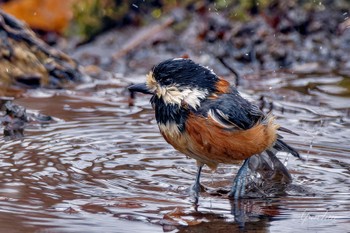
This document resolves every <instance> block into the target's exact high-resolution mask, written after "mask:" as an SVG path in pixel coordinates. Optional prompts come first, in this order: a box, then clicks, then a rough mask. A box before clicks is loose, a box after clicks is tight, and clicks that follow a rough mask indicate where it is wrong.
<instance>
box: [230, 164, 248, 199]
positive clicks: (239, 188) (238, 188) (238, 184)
mask: <svg viewBox="0 0 350 233" xmlns="http://www.w3.org/2000/svg"><path fill="white" fill-rule="evenodd" d="M248 164H249V159H246V160H244V163H243V165H242V167H241V168H240V169H239V170H238V172H237V175H236V177H235V179H234V180H233V185H232V188H231V191H230V193H229V194H228V195H229V197H233V198H234V199H238V198H240V197H242V196H244V194H245V184H246V178H247V171H248Z"/></svg>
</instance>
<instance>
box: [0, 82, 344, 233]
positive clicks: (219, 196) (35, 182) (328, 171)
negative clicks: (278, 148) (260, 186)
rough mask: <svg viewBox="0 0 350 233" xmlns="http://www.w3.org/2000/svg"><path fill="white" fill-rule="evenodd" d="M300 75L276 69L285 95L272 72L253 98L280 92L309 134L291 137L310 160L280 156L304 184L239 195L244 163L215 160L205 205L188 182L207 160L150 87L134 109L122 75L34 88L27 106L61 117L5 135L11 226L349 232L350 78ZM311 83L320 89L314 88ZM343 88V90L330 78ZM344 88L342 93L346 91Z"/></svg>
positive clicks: (0, 145)
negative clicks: (165, 128)
mask: <svg viewBox="0 0 350 233" xmlns="http://www.w3.org/2000/svg"><path fill="white" fill-rule="evenodd" d="M298 79H299V82H297V81H296V79H289V80H276V78H275V80H273V83H274V85H273V86H276V87H278V88H276V89H274V90H273V92H271V91H270V90H268V85H266V84H267V83H269V80H268V79H265V80H264V81H263V82H259V81H258V80H256V81H254V82H252V83H254V85H255V86H253V87H251V88H253V90H254V93H255V95H254V96H253V98H256V99H259V96H258V94H257V93H259V94H262V95H264V96H265V100H266V101H267V103H268V102H269V101H270V100H273V101H272V102H273V106H272V111H273V113H274V114H275V115H276V116H277V120H278V121H279V122H280V123H281V125H286V126H288V127H289V128H291V129H293V131H296V132H297V133H298V134H300V135H301V136H293V135H291V136H289V137H288V143H290V144H292V145H293V146H295V147H296V148H298V149H299V150H300V152H301V154H302V156H303V157H306V158H307V162H304V163H303V162H300V161H299V160H296V159H294V158H292V157H290V158H289V156H288V155H286V154H283V153H280V155H279V156H280V158H281V160H282V161H283V162H284V163H285V164H286V166H287V167H288V169H289V170H290V172H291V173H292V176H293V178H294V181H293V185H294V186H292V187H291V188H290V189H288V190H287V194H286V195H284V196H280V197H278V198H267V199H266V198H265V199H261V198H256V199H245V200H241V201H237V202H232V201H230V200H229V199H228V198H227V195H226V194H227V192H228V190H229V188H230V186H231V183H232V179H233V177H234V174H235V173H236V172H237V169H238V166H228V165H222V166H220V167H219V168H218V170H217V171H216V172H214V173H212V172H211V171H210V170H208V169H207V168H204V170H203V177H202V180H203V182H202V184H203V185H204V186H205V189H206V191H205V192H203V193H201V197H200V200H199V202H198V206H197V207H196V208H195V206H193V205H192V200H191V198H190V197H189V195H188V191H187V188H188V187H190V185H191V184H192V182H193V179H194V177H195V173H196V166H195V163H194V161H193V160H191V159H187V158H185V157H184V156H183V155H181V154H179V153H177V152H176V151H174V150H173V149H172V148H171V147H170V146H169V145H168V144H167V143H166V142H165V141H164V140H163V139H162V137H161V136H160V134H159V132H158V129H157V128H156V124H155V121H154V115H153V114H154V113H153V111H152V110H151V109H150V106H149V103H148V99H147V98H144V97H143V96H142V95H138V96H137V98H138V100H137V101H136V102H135V103H136V106H134V107H129V99H128V98H129V94H128V93H127V91H126V89H125V88H124V87H121V86H119V85H118V84H116V83H118V82H113V83H115V84H113V85H111V84H104V83H102V84H101V83H99V84H98V85H96V86H92V87H85V88H84V87H81V88H79V90H78V89H77V90H71V91H46V90H35V91H33V92H30V93H29V96H28V97H26V98H24V99H20V100H17V101H16V102H15V103H17V104H19V105H22V106H25V107H26V108H27V109H28V110H37V111H39V112H41V113H42V114H46V115H51V116H53V117H54V119H55V122H52V123H50V124H47V125H42V124H40V123H38V124H36V123H33V124H29V125H28V127H27V128H26V129H25V132H24V138H23V139H22V140H9V141H5V140H4V139H1V140H0V152H1V153H0V174H1V176H0V205H1V207H0V226H1V229H2V230H3V231H4V232H34V231H50V232H51V231H52V232H87V231H88V232H141V231H142V232H163V231H172V232H173V231H175V232H176V231H178V232H203V231H210V230H214V229H215V231H217V232H235V231H242V230H243V231H258V232H265V231H272V232H273V231H286V232H288V231H289V232H292V231H293V232H298V231H299V232H301V231H305V230H309V231H312V232H314V231H318V232H328V231H329V229H332V232H344V231H347V230H348V228H347V226H348V225H349V224H350V219H349V210H350V198H349V193H350V188H349V187H350V179H349V176H350V170H349V167H350V160H349V154H350V147H349V138H350V136H349V135H350V120H349V115H348V109H349V107H350V106H349V103H350V101H349V99H348V97H349V89H347V90H345V89H346V87H345V86H344V85H343V83H344V82H343V81H342V80H344V79H345V78H341V80H340V79H339V78H338V79H331V78H329V81H328V82H326V81H322V83H316V82H314V80H316V79H310V77H305V78H304V77H298ZM303 79H305V80H303ZM325 79H328V78H327V77H325ZM317 80H318V79H317ZM321 80H323V79H321ZM303 82H304V83H303ZM279 83H280V84H279ZM310 83H313V85H311V88H304V87H305V86H306V85H309V84H310ZM303 85H304V86H303ZM338 85H340V86H341V87H342V88H340V89H336V88H331V87H330V86H338ZM315 86H316V87H320V88H315ZM321 86H322V87H321ZM97 87H98V88H97ZM285 87H287V88H285ZM344 88H345V89H344ZM347 88H348V86H347ZM247 90H248V92H249V89H247ZM337 90H339V92H340V94H339V93H338V94H334V92H337ZM272 93H273V94H272ZM339 97H341V98H339ZM288 98H290V99H288ZM334 102H336V103H337V104H336V105H332V104H333V103H334ZM316 106H317V107H316ZM333 106H336V107H335V108H333ZM266 108H270V106H269V104H266ZM322 216H326V217H322Z"/></svg>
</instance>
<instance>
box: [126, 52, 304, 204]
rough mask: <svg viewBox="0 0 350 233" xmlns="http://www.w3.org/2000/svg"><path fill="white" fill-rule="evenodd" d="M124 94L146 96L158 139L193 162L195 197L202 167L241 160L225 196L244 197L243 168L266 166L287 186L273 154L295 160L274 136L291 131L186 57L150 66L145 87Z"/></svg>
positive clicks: (287, 177)
mask: <svg viewBox="0 0 350 233" xmlns="http://www.w3.org/2000/svg"><path fill="white" fill-rule="evenodd" d="M129 90H130V91H134V92H142V93H144V94H151V95H152V97H151V103H152V106H153V108H154V110H155V117H156V120H157V124H158V126H159V130H160V132H161V134H162V135H163V137H164V139H165V140H166V141H167V142H168V143H169V144H171V145H172V146H173V147H174V148H175V149H176V150H178V151H180V152H181V153H183V154H185V155H187V156H189V157H191V158H194V159H195V160H196V161H197V165H198V172H197V177H196V181H195V184H194V185H193V186H192V191H194V194H195V195H196V196H198V193H199V191H200V174H201V170H202V167H203V165H207V166H209V167H210V168H211V169H216V167H217V166H218V164H219V163H226V164H237V163H240V162H241V161H244V162H243V165H242V167H241V168H240V169H239V171H238V173H237V175H236V177H235V180H234V182H233V186H232V189H231V191H230V193H229V196H231V197H234V198H235V199H237V198H239V197H242V196H243V195H244V194H245V181H246V176H247V169H248V167H249V168H250V169H252V170H256V171H259V169H260V168H261V167H264V168H263V169H261V170H266V166H267V167H270V170H271V171H272V174H274V175H276V176H280V177H282V178H281V180H280V182H284V183H290V182H291V176H290V174H289V173H288V170H287V169H286V168H285V166H284V165H283V164H282V163H281V162H280V161H279V160H278V158H277V157H276V156H275V154H276V152H277V151H285V152H288V153H291V154H293V155H294V156H296V157H299V158H300V156H299V154H298V152H297V151H296V150H294V149H293V148H292V147H290V146H288V145H287V144H286V143H285V142H283V141H282V140H281V138H282V137H281V136H280V135H278V133H277V131H278V130H280V131H286V132H289V133H292V132H291V131H289V130H287V129H285V128H283V127H280V126H279V125H278V124H276V123H275V122H274V117H272V116H271V115H265V114H264V113H263V112H262V111H261V110H260V109H259V108H258V107H257V106H256V105H254V104H252V103H250V102H249V101H247V100H246V99H244V98H243V97H242V96H241V95H240V94H239V93H238V91H237V89H236V88H235V87H233V86H231V85H230V83H229V82H228V81H226V80H224V79H222V78H221V77H218V76H217V75H216V74H215V73H214V72H213V71H212V70H211V69H209V68H207V67H204V66H201V65H199V64H196V63H195V62H193V61H192V60H190V59H184V58H175V59H170V60H166V61H163V62H161V63H160V64H158V65H156V66H155V67H154V68H153V70H152V71H151V72H150V73H149V74H148V75H147V80H146V83H143V84H136V85H132V86H130V87H129ZM262 164H264V165H262ZM270 175H271V173H270Z"/></svg>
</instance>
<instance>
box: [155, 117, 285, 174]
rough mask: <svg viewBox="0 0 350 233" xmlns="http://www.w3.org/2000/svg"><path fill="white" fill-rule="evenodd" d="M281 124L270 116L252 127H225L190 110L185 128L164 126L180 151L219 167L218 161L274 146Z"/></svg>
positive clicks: (229, 160)
mask: <svg viewBox="0 0 350 233" xmlns="http://www.w3.org/2000/svg"><path fill="white" fill-rule="evenodd" d="M277 128H278V125H276V124H274V122H273V118H270V119H269V120H268V121H267V123H266V124H261V123H259V124H257V125H255V126H254V127H252V128H250V129H248V130H227V129H223V128H222V127H221V126H220V125H218V124H217V123H216V122H215V121H213V120H211V119H210V118H204V117H199V116H195V115H194V114H190V116H189V118H188V119H187V121H186V126H185V132H183V133H180V134H177V135H174V134H171V133H169V132H167V131H165V130H163V131H162V130H161V133H162V135H163V136H164V138H165V140H166V141H167V142H168V143H170V144H171V145H172V146H174V148H175V149H177V150H178V151H180V152H182V153H184V154H186V155H188V156H189V157H192V158H194V159H196V160H197V162H198V163H200V164H207V165H208V166H209V167H211V168H212V169H215V168H216V166H217V164H218V163H230V164H232V163H238V162H240V161H241V160H244V159H246V158H249V157H250V156H252V155H254V154H259V153H261V152H263V151H264V150H266V149H268V148H270V147H271V146H273V144H274V142H275V141H276V138H277V133H276V130H277Z"/></svg>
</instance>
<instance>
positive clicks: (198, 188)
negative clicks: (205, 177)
mask: <svg viewBox="0 0 350 233" xmlns="http://www.w3.org/2000/svg"><path fill="white" fill-rule="evenodd" d="M202 167H203V165H198V170H197V175H196V181H195V182H194V184H193V185H192V186H191V194H193V195H194V196H195V197H199V193H200V191H201V184H200V177H201V172H202Z"/></svg>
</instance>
